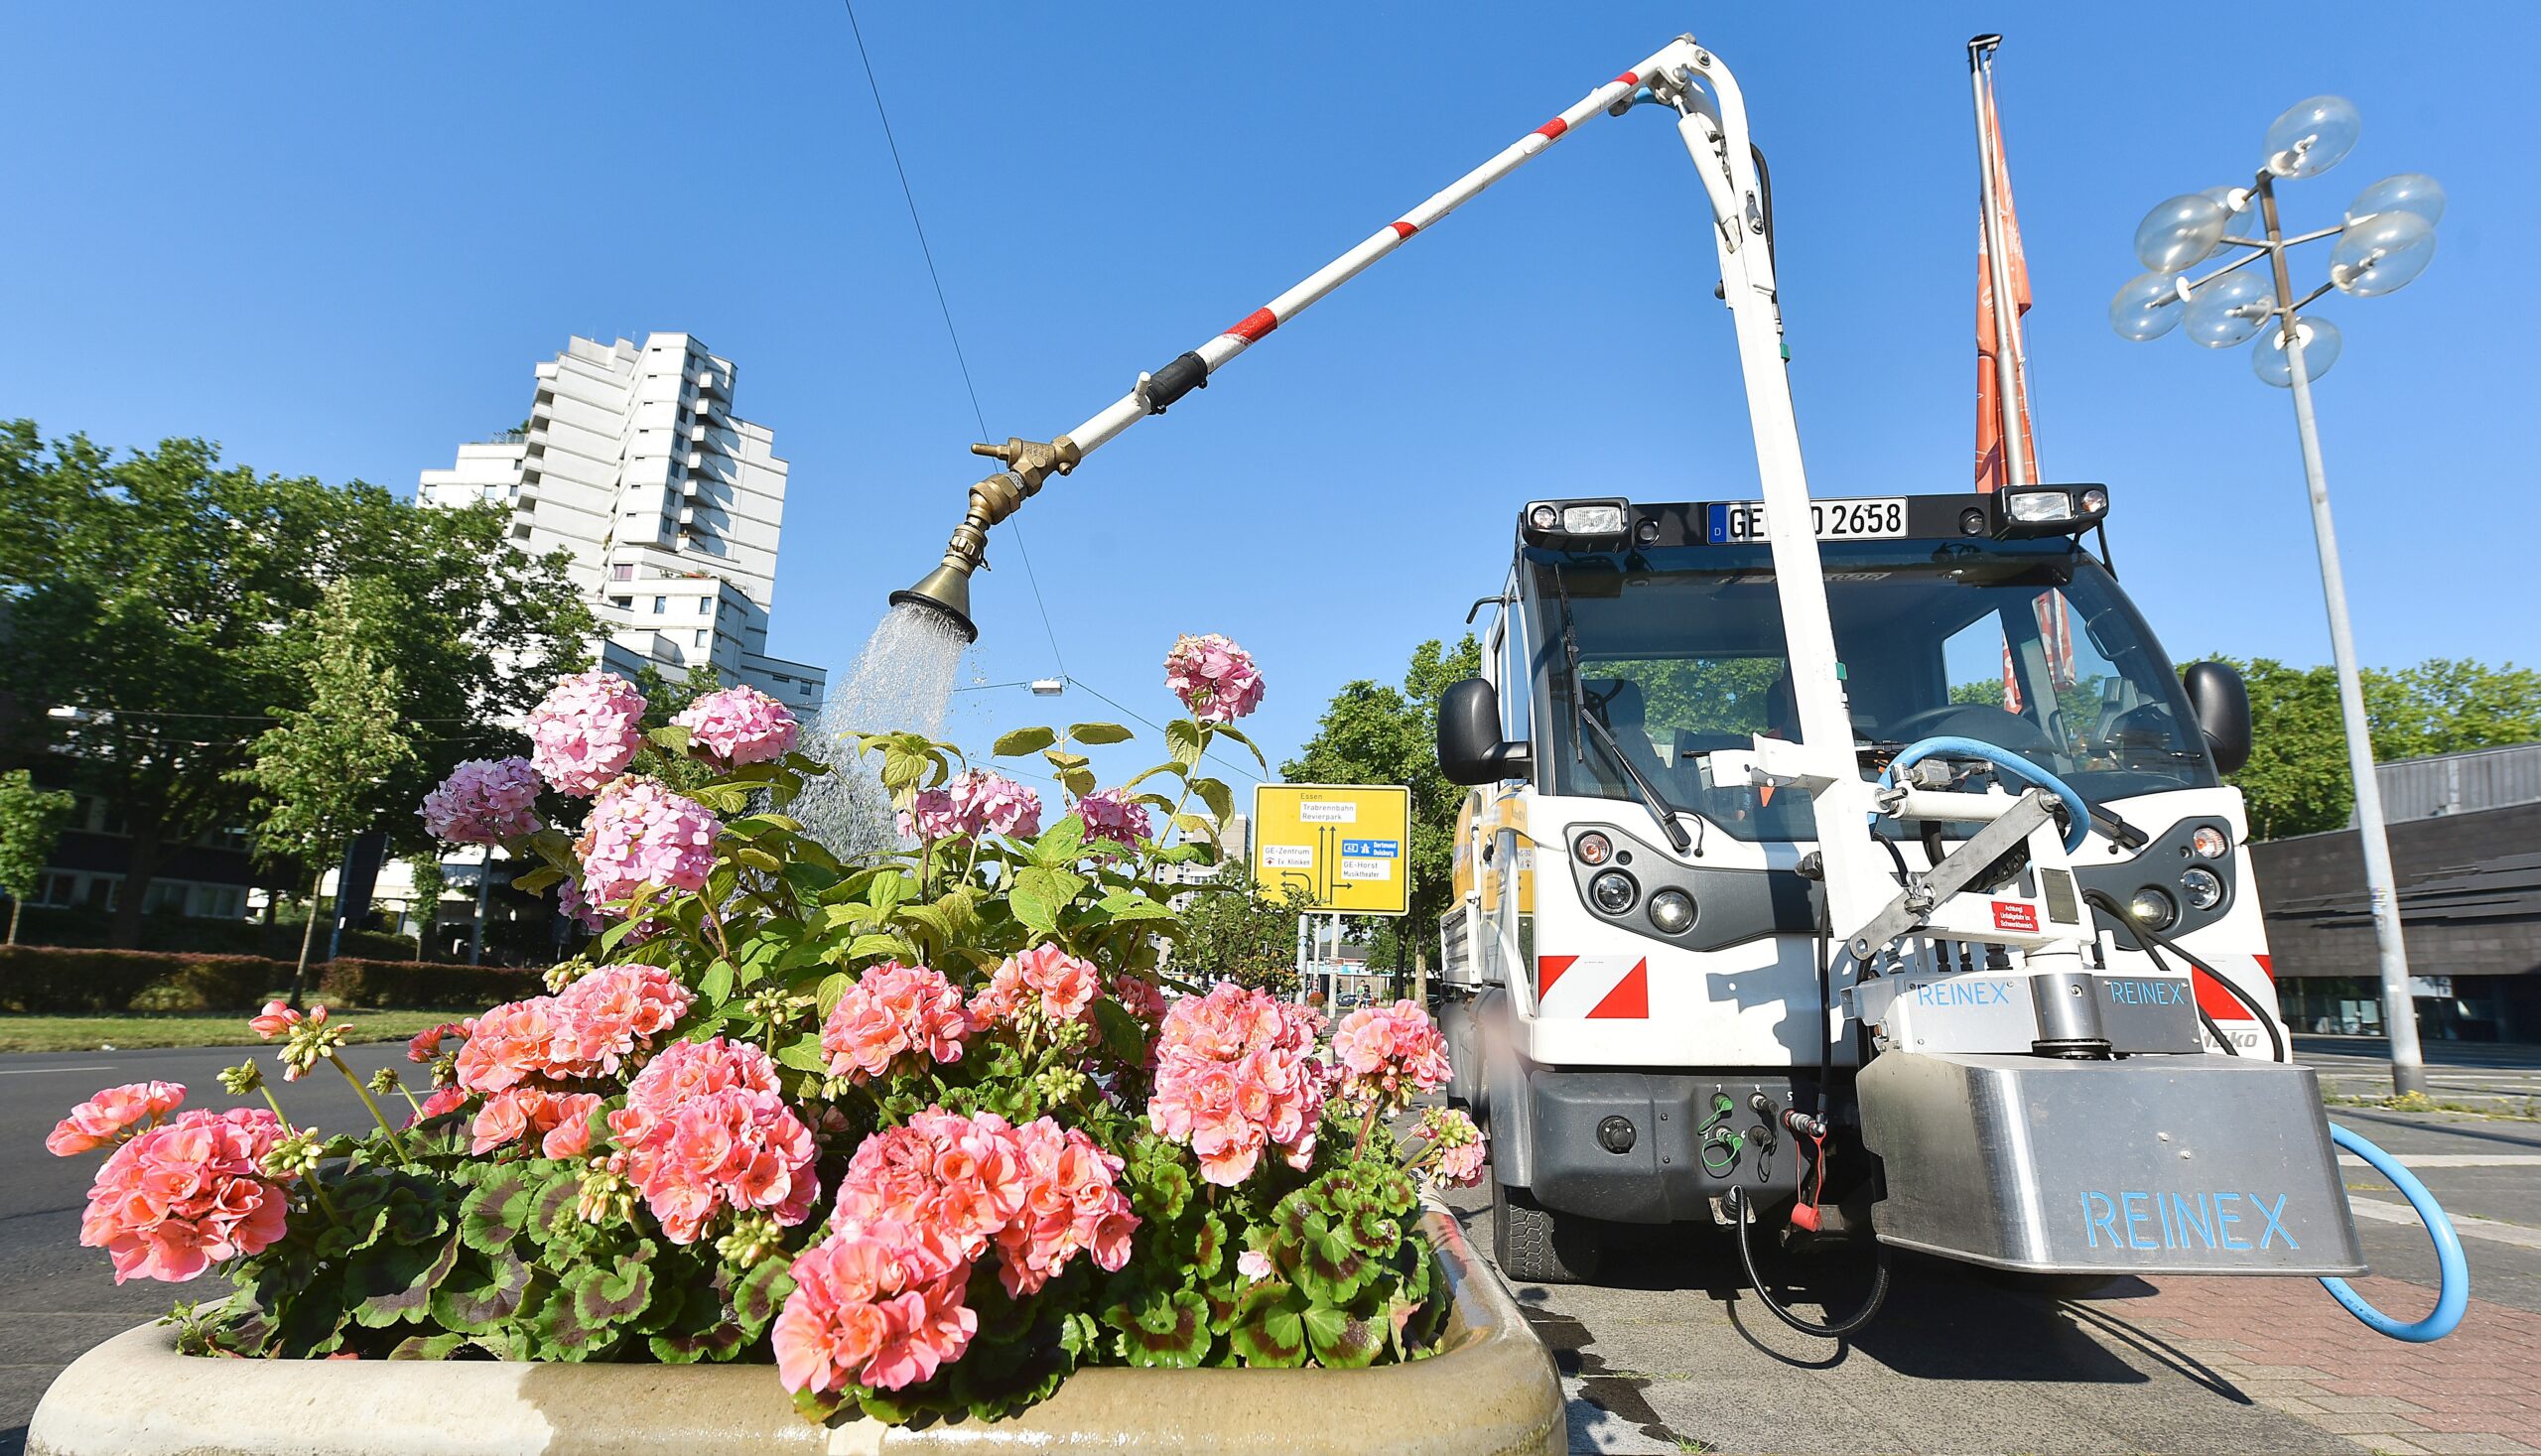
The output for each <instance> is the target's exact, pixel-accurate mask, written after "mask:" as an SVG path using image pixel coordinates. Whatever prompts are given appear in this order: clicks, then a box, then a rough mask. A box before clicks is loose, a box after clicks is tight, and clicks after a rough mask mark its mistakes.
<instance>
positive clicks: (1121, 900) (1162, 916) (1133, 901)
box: [1097, 890, 1173, 920]
mask: <svg viewBox="0 0 2541 1456" xmlns="http://www.w3.org/2000/svg"><path fill="white" fill-rule="evenodd" d="M1097 903H1099V904H1101V905H1102V906H1103V908H1104V909H1106V910H1108V911H1110V912H1111V914H1112V918H1113V919H1115V920H1170V919H1172V918H1173V907H1172V906H1170V905H1167V904H1165V903H1163V902H1162V901H1160V900H1156V899H1154V898H1152V897H1150V896H1147V895H1142V894H1137V893H1134V892H1132V891H1130V890H1116V891H1114V892H1113V893H1111V894H1108V895H1105V896H1104V897H1103V898H1102V899H1101V900H1100V901H1098V902H1097Z"/></svg>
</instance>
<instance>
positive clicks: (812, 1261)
mask: <svg viewBox="0 0 2541 1456" xmlns="http://www.w3.org/2000/svg"><path fill="white" fill-rule="evenodd" d="M790 1272H791V1273H792V1274H793V1276H794V1292H793V1293H792V1294H790V1295H788V1296H786V1300H785V1307H784V1308H783V1309H782V1310H780V1311H779V1312H778V1313H777V1316H776V1325H775V1328H774V1329H773V1330H772V1331H770V1335H769V1338H770V1339H771V1341H772V1342H773V1343H774V1345H775V1349H776V1374H777V1379H778V1381H779V1382H781V1383H782V1384H783V1385H784V1387H785V1389H787V1390H815V1391H829V1390H843V1389H845V1388H846V1387H847V1386H849V1385H851V1384H853V1385H862V1386H865V1387H867V1388H868V1389H870V1390H899V1389H901V1388H902V1387H905V1386H911V1385H915V1384H917V1383H918V1382H920V1381H924V1380H928V1379H931V1378H932V1377H933V1376H934V1375H935V1373H936V1372H937V1371H938V1370H940V1369H942V1368H943V1367H944V1366H945V1365H947V1364H949V1363H951V1362H952V1361H955V1360H959V1359H961V1357H962V1352H963V1351H964V1350H966V1349H968V1348H970V1343H971V1337H972V1336H973V1335H975V1334H977V1333H978V1332H979V1327H980V1321H979V1316H978V1314H977V1313H975V1312H974V1311H972V1310H971V1309H970V1308H969V1307H968V1306H966V1305H965V1304H964V1303H963V1302H962V1294H963V1289H964V1286H965V1284H966V1283H967V1282H968V1280H969V1276H970V1268H969V1266H968V1265H966V1264H954V1265H951V1266H949V1267H948V1266H944V1265H941V1264H939V1263H937V1262H935V1261H934V1260H932V1259H931V1258H930V1257H928V1256H927V1255H926V1254H925V1252H924V1251H923V1250H922V1249H919V1248H917V1247H914V1246H911V1245H909V1244H907V1243H906V1242H905V1241H903V1240H900V1239H897V1238H895V1237H893V1236H892V1235H891V1234H890V1233H889V1232H887V1231H883V1230H876V1229H868V1228H865V1227H863V1226H861V1225H856V1226H851V1227H848V1228H845V1229H842V1230H840V1231H838V1232H836V1233H833V1234H831V1235H830V1236H829V1237H828V1238H827V1239H824V1240H822V1241H821V1242H820V1243H819V1244H818V1245H816V1246H814V1247H813V1248H811V1249H809V1250H807V1251H805V1252H804V1253H803V1254H802V1256H801V1257H797V1258H796V1259H795V1260H794V1263H793V1265H792V1268H791V1270H790Z"/></svg>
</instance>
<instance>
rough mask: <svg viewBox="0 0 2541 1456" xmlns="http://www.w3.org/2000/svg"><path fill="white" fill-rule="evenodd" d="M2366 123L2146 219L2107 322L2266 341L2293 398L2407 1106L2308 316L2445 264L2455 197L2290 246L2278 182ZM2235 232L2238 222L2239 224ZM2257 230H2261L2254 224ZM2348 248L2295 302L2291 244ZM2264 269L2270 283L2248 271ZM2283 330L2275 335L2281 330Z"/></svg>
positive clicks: (2365, 733) (2420, 1077)
mask: <svg viewBox="0 0 2541 1456" xmlns="http://www.w3.org/2000/svg"><path fill="white" fill-rule="evenodd" d="M2362 127H2363V123H2362V121H2361V120H2360V119H2359V118H2358V117H2357V115H2356V112H2355V107H2354V106H2353V105H2352V104H2351V103H2349V102H2348V101H2347V100H2346V99H2345V98H2344V97H2342V96H2314V97H2313V98H2312V99H2310V100H2308V101H2303V102H2300V103H2298V104H2297V105H2295V106H2294V107H2293V108H2292V109H2290V110H2288V111H2287V112H2286V113H2285V114H2284V115H2282V116H2279V117H2278V118H2277V119H2276V121H2275V123H2274V124H2273V125H2271V126H2269V127H2268V129H2267V140H2266V143H2265V146H2266V160H2265V161H2264V162H2263V163H2261V164H2260V167H2259V170H2258V174H2257V176H2256V177H2255V178H2253V179H2252V181H2251V183H2250V185H2249V186H2247V187H2228V188H2213V189H2209V190H2208V191H2206V192H2203V193H2186V194H2183V195H2181V196H2179V197H2176V198H2173V199H2170V200H2168V201H2166V202H2163V203H2162V204H2161V205H2159V206H2157V207H2155V208H2154V209H2153V210H2152V211H2150V212H2148V213H2146V214H2145V217H2144V221H2143V223H2142V224H2141V225H2139V226H2138V227H2137V228H2136V230H2135V253H2136V257H2137V258H2138V259H2139V260H2140V261H2141V262H2142V263H2143V264H2144V266H2145V267H2146V268H2148V269H2150V270H2152V271H2151V272H2148V273H2145V274H2143V275H2141V276H2140V277H2137V278H2135V279H2133V280H2131V281H2129V282H2128V283H2127V284H2126V286H2125V287H2123V288H2120V289H2119V290H2118V291H2117V296H2116V297H2115V298H2113V299H2111V300H2110V301H2109V309H2108V318H2109V325H2110V327H2111V328H2113V329H2115V330H2116V331H2118V332H2119V333H2120V334H2121V335H2123V336H2125V337H2127V338H2130V339H2135V340H2137V341H2139V342H2140V341H2143V340H2146V339H2153V338H2159V337H2161V336H2162V335H2163V334H2165V333H2168V332H2170V331H2172V330H2174V329H2178V328H2181V327H2183V326H2185V327H2186V329H2187V331H2188V334H2189V336H2190V337H2191V338H2194V339H2195V340H2197V341H2198V342H2199V343H2202V344H2204V345H2206V346H2207V348H2229V347H2231V346H2232V345H2234V344H2238V343H2244V342H2247V341H2248V340H2250V339H2251V338H2252V337H2254V336H2255V337H2257V338H2258V342H2257V344H2256V345H2255V346H2254V347H2253V348H2252V349H2251V351H2250V367H2251V369H2252V371H2253V372H2255V373H2256V374H2257V375H2258V376H2259V378H2261V379H2263V380H2265V381H2266V382H2268V383H2270V384H2273V385H2275V386H2277V387H2278V388H2280V389H2290V390H2292V391H2293V394H2294V429H2295V434H2296V435H2297V437H2299V438H2300V440H2301V441H2302V446H2303V475H2304V479H2305V480H2306V481H2307V482H2308V483H2309V485H2310V487H2311V495H2312V537H2313V541H2314V543H2315V545H2317V546H2318V547H2319V550H2320V557H2321V595H2322V596H2324V597H2325V598H2327V600H2328V603H2329V612H2330V652H2331V655H2332V657H2333V659H2334V660H2335V661H2336V663H2337V666H2338V679H2339V710H2340V716H2341V717H2342V718H2343V719H2344V721H2345V726H2346V757H2347V771H2348V773H2349V774H2350V775H2351V776H2352V777H2353V778H2354V780H2355V823H2356V830H2357V836H2358V838H2359V839H2360V840H2361V841H2362V842H2363V850H2364V878H2365V883H2366V886H2367V890H2368V892H2369V894H2370V895H2371V898H2372V904H2373V938H2374V941H2375V943H2376V945H2377V947H2378V948H2379V950H2380V953H2381V969H2382V1006H2383V1020H2384V1022H2385V1024H2386V1025H2387V1026H2388V1027H2389V1029H2390V1033H2391V1085H2392V1089H2393V1090H2394V1091H2395V1092H2398V1093H2400V1094H2402V1095H2403V1096H2405V1095H2407V1094H2409V1093H2412V1092H2416V1093H2423V1092H2425V1091H2426V1062H2425V1059H2424V1057H2423V1055H2422V1054H2421V1053H2420V1051H2419V1049H2418V1018H2417V1007H2416V1005H2415V1003H2414V1002H2413V1001H2412V1000H2411V999H2410V997H2409V957H2408V949H2407V947H2406V946H2405V945H2404V944H2403V942H2402V940H2401V936H2400V900H2399V891H2398V888H2397V886H2396V885H2395V884H2394V883H2393V879H2392V874H2391V845H2390V839H2389V836H2388V835H2387V834H2386V833H2385V832H2384V830H2383V826H2382V792H2381V786H2380V784H2379V783H2378V782H2377V781H2376V779H2375V777H2374V772H2373V740H2372V737H2371V735H2370V732H2369V729H2368V727H2367V725H2366V722H2365V718H2364V690H2363V687H2362V685H2361V684H2360V683H2359V682H2358V681H2357V678H2356V668H2355V640H2354V636H2353V634H2352V633H2351V632H2350V630H2349V629H2348V625H2347V614H2346V585H2345V581H2344V578H2343V576H2342V574H2341V573H2340V568H2339V541H2338V532H2337V530H2336V528H2335V527H2334V526H2333V525H2332V524H2331V521H2330V487H2329V482H2328V479H2327V477H2326V475H2325V474H2324V472H2323V469H2322V465H2321V437H2320V431H2319V428H2318V426H2317V425H2316V424H2315V423H2314V420H2313V417H2312V381H2313V380H2314V379H2315V378H2317V377H2319V376H2320V375H2323V374H2326V373H2328V372H2329V370H2330V366H2331V365H2332V364H2335V363H2337V362H2338V357H2339V349H2340V338H2339V331H2338V329H2337V327H2336V326H2334V325H2332V324H2331V323H2330V321H2328V320H2327V319H2316V318H2310V317H2307V316H2305V315H2304V314H2303V313H2302V310H2304V309H2305V308H2308V307H2310V306H2311V305H2312V304H2313V303H2315V302H2316V301H2318V300H2319V299H2320V298H2321V297H2322V296H2323V295H2325V294H2327V293H2329V291H2330V290H2331V289H2333V288H2335V289H2338V290H2340V291H2341V292H2344V293H2347V294H2350V295H2352V296H2354V297H2356V298H2375V297H2378V296H2380V295H2382V294H2386V293H2390V292H2393V291H2394V290H2396V289H2399V288H2401V287H2403V286H2404V285H2406V284H2407V283H2408V282H2409V281H2410V280H2411V279H2414V278H2416V277H2417V276H2418V274H2420V273H2422V272H2424V271H2425V270H2426V265H2427V263H2428V262H2429V261H2430V260H2431V259H2433V258H2434V256H2435V224H2436V222H2437V220H2438V219H2439V218H2441V217H2442V216H2443V215H2444V189H2443V188H2441V187H2439V186H2437V185H2436V182H2435V180H2434V179H2433V178H2430V177H2424V176H2420V175H2419V174H2417V173H2413V172H2412V173H2402V174H2400V175H2399V176H2397V177H2386V178H2384V179H2383V180H2381V181H2380V182H2377V183H2375V184H2373V186H2371V187H2369V188H2366V189H2365V190H2364V191H2363V192H2361V193H2359V194H2357V195H2356V198H2355V200H2354V201H2353V202H2350V203H2348V204H2347V209H2346V214H2345V215H2344V216H2343V217H2342V218H2340V221H2339V223H2338V225H2336V226H2334V227H2323V228H2317V229H2315V230H2313V231H2311V232H2305V233H2299V234H2297V235H2295V236H2293V237H2287V236H2286V235H2285V231H2284V229H2283V228H2282V227H2281V226H2280V225H2279V224H2278V220H2277V212H2276V185H2277V183H2278V181H2279V180H2280V179H2299V178H2309V177H2318V176H2320V175H2321V174H2322V173H2324V172H2327V171H2329V170H2330V169H2331V168H2332V167H2335V166H2337V165H2338V164H2339V162H2340V160H2342V159H2343V158H2344V157H2345V156H2346V154H2347V153H2348V152H2349V151H2350V150H2352V149H2353V148H2354V146H2355V139H2356V135H2357V133H2358V132H2359V131H2361V130H2362ZM2236 223H2237V225H2236ZM2253 223H2255V224H2256V225H2255V226H2253V225H2252V224H2253ZM2333 237H2334V238H2337V239H2338V242H2337V243H2336V244H2335V245H2334V246H2333V247H2332V249H2331V251H2330V276H2329V281H2328V282H2326V283H2323V284H2321V285H2320V286H2319V287H2317V288H2315V289H2313V290H2312V291H2311V292H2310V293H2307V294H2305V295H2303V296H2302V297H2301V298H2300V299H2297V298H2295V297H2294V282H2293V278H2292V275H2291V273H2290V272H2289V270H2288V269H2287V267H2286V254H2287V251H2288V250H2289V249H2291V248H2294V247H2296V246H2298V245H2300V244H2303V243H2307V242H2317V241H2319V240H2321V239H2323V238H2333ZM2225 247H2230V248H2240V249H2245V250H2246V251H2244V252H2242V254H2241V255H2240V256H2239V257H2237V258H2234V259H2233V260H2232V261H2230V262H2228V263H2225V264H2224V265H2223V266H2222V267H2220V268H2217V269H2215V270H2214V271H2213V272H2211V273H2208V274H2207V275H2206V276H2205V277H2204V278H2200V279H2196V280H2191V279H2190V278H2189V276H2188V270H2189V269H2192V268H2194V267H2196V266H2197V265H2198V264H2200V263H2202V262H2204V261H2206V260H2207V258H2208V257H2210V256H2212V255H2213V254H2214V252H2215V251H2216V250H2217V249H2218V248H2225ZM2261 259H2265V260H2266V262H2267V264H2268V268H2267V272H2268V275H2269V276H2268V277H2266V278H2264V279H2263V278H2261V277H2259V276H2258V275H2257V274H2256V273H2255V272H2243V271H2242V269H2243V268H2245V267H2246V266H2247V265H2249V264H2251V263H2256V262H2258V261H2260V260H2261ZM2271 320H2272V321H2274V327H2272V328H2271V327H2270V321H2271Z"/></svg>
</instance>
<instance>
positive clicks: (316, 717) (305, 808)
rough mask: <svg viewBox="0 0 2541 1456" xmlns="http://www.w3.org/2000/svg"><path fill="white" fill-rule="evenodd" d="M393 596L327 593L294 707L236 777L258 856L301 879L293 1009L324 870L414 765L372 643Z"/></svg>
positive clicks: (390, 667) (283, 711)
mask: <svg viewBox="0 0 2541 1456" xmlns="http://www.w3.org/2000/svg"><path fill="white" fill-rule="evenodd" d="M394 599H395V594H394V593H392V592H389V591H385V590H383V589H381V588H379V587H377V586H376V585H369V586H365V585H362V584H355V583H351V582H336V583H333V584H331V585H330V586H329V587H328V588H327V595H326V597H325V598H324V600H323V602H322V604H321V605H320V607H319V609H318V613H317V617H318V619H317V621H315V622H314V623H312V624H311V626H312V629H313V631H314V633H315V648H316V650H315V651H314V652H313V653H312V654H311V656H310V658H309V660H308V662H307V664H306V665H305V668H304V671H305V673H306V678H307V685H308V686H307V691H306V693H305V694H303V695H302V696H301V700H300V702H301V706H299V707H296V708H285V707H277V708H275V709H274V710H273V712H274V716H275V717H276V718H278V719H280V720H281V722H280V723H278V724H276V725H275V726H274V727H272V728H267V729H265V731H264V732H262V733H260V734H258V735H257V737H256V740H255V743H254V746H253V750H252V751H253V757H252V759H251V761H250V762H249V763H248V765H247V766H246V767H245V768H243V769H240V770H238V771H237V774H236V777H237V778H238V779H239V780H240V781H241V782H243V783H245V784H246V785H248V786H249V787H250V788H252V789H253V790H254V791H255V794H256V797H255V800H254V801H253V803H252V805H251V808H252V810H253V811H254V813H255V814H256V816H257V819H256V841H257V845H258V847H259V848H260V850H261V851H262V852H263V853H264V854H266V855H267V856H281V855H289V856H291V857H293V858H295V859H298V860H300V861H301V864H302V865H303V867H304V868H305V869H306V870H307V872H308V873H309V876H310V886H309V924H308V927H307V928H306V929H304V930H302V931H301V933H300V964H299V966H298V967H297V968H295V969H294V970H293V972H292V975H291V1002H292V1004H293V1005H295V1006H296V1005H298V1004H300V997H301V993H302V991H303V989H304V988H305V987H306V985H307V983H308V979H309V947H310V943H311V942H312V941H313V940H315V939H316V938H317V934H318V891H319V888H320V886H321V885H323V884H324V883H325V882H326V875H327V865H328V864H329V863H330V862H331V861H332V860H333V859H334V856H335V855H336V854H338V853H340V852H341V850H342V849H343V847H344V845H345V844H346V843H347V842H348V841H350V840H351V839H352V838H353V836H355V835H357V834H359V833H361V832H362V831H363V830H364V829H366V828H368V827H369V826H370V825H371V824H372V823H373V822H374V821H376V820H377V819H378V818H379V816H380V815H381V813H382V812H384V811H385V810H386V809H387V808H388V806H389V803H390V802H392V801H391V800H390V799H389V797H388V796H389V795H390V794H391V793H393V792H394V789H395V786H396V785H397V784H398V783H399V782H400V779H401V775H402V774H403V773H404V772H405V771H406V770H407V769H409V768H411V767H412V766H413V765H414V762H415V756H416V755H415V750H414V747H413V745H412V744H411V743H410V742H409V741H408V734H407V731H406V729H407V728H409V725H408V724H407V722H406V720H405V718H404V716H403V715H402V714H401V713H400V711H399V705H400V703H401V702H402V701H403V693H402V690H401V689H400V687H399V683H398V672H397V669H396V667H395V665H394V664H393V663H391V662H390V661H389V660H388V655H387V653H386V652H385V651H383V650H382V649H381V647H380V646H379V645H378V644H379V641H380V639H381V638H382V637H383V636H384V635H385V633H384V631H383V628H382V617H381V612H382V609H383V605H384V603H386V602H389V601H393V600H394Z"/></svg>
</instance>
